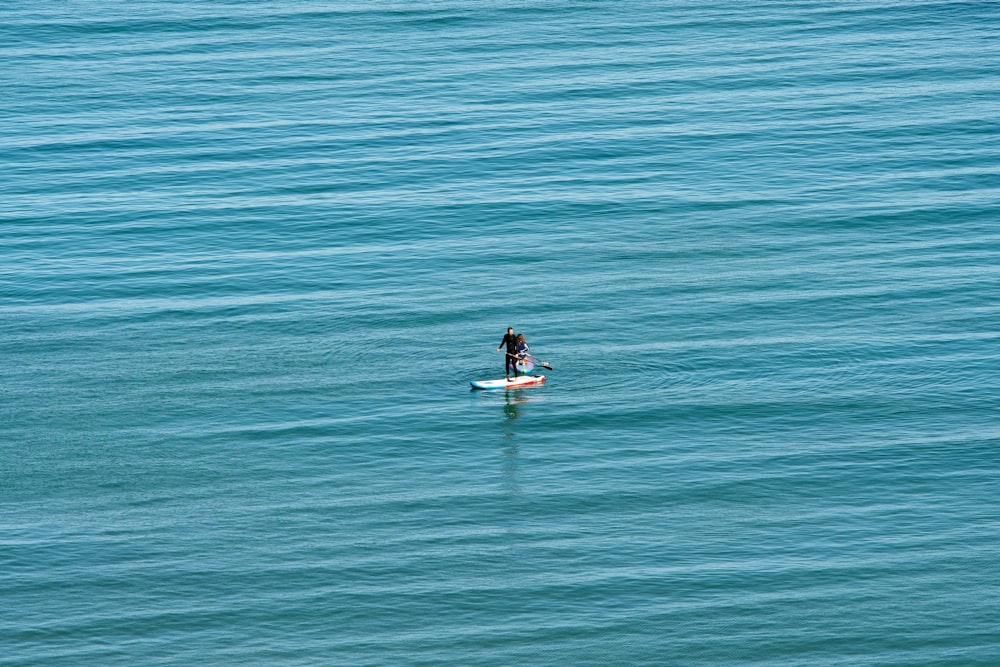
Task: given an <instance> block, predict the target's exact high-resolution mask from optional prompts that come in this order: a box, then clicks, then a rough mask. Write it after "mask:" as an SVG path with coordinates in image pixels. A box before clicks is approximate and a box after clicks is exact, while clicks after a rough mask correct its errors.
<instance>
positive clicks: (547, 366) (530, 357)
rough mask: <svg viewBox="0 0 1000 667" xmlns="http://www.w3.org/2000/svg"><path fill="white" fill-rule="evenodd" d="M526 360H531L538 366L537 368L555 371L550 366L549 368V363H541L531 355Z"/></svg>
mask: <svg viewBox="0 0 1000 667" xmlns="http://www.w3.org/2000/svg"><path fill="white" fill-rule="evenodd" d="M528 358H529V359H531V360H532V361H534V362H535V363H536V364H538V365H539V366H541V367H542V368H544V369H545V370H547V371H554V370H555V369H554V368H552V366H549V362H547V361H541V360H540V359H539V358H538V357H536V356H535V355H533V354H529V355H528Z"/></svg>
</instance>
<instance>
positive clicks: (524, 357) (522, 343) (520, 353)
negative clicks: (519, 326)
mask: <svg viewBox="0 0 1000 667" xmlns="http://www.w3.org/2000/svg"><path fill="white" fill-rule="evenodd" d="M516 354H517V359H515V360H514V361H515V362H522V363H523V362H526V361H528V357H529V356H531V355H529V354H528V341H526V340H524V334H517V352H516ZM514 368H515V369H516V368H517V363H515V364H514Z"/></svg>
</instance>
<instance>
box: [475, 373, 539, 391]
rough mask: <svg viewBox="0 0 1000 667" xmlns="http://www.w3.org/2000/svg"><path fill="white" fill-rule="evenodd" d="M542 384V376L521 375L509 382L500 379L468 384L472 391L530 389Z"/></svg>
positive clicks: (476, 381)
mask: <svg viewBox="0 0 1000 667" xmlns="http://www.w3.org/2000/svg"><path fill="white" fill-rule="evenodd" d="M543 382H545V376H544V375H522V376H520V377H516V378H512V379H510V380H507V379H505V378H500V379H499V380H473V381H472V382H470V383H469V384H471V385H472V388H473V389H510V388H516V387H530V386H531V385H533V384H542V383H543Z"/></svg>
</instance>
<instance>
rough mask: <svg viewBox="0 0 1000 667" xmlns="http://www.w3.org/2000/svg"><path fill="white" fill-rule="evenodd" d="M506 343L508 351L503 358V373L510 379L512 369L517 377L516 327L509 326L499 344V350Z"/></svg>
mask: <svg viewBox="0 0 1000 667" xmlns="http://www.w3.org/2000/svg"><path fill="white" fill-rule="evenodd" d="M504 345H506V346H507V353H506V354H505V355H504V360H503V374H504V377H506V378H507V379H508V380H510V372H511V370H513V371H514V377H517V336H515V335H514V327H507V333H505V334H504V336H503V340H501V341H500V345H498V346H497V352H499V351H500V350H501V349H502V348H503V346H504Z"/></svg>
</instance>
